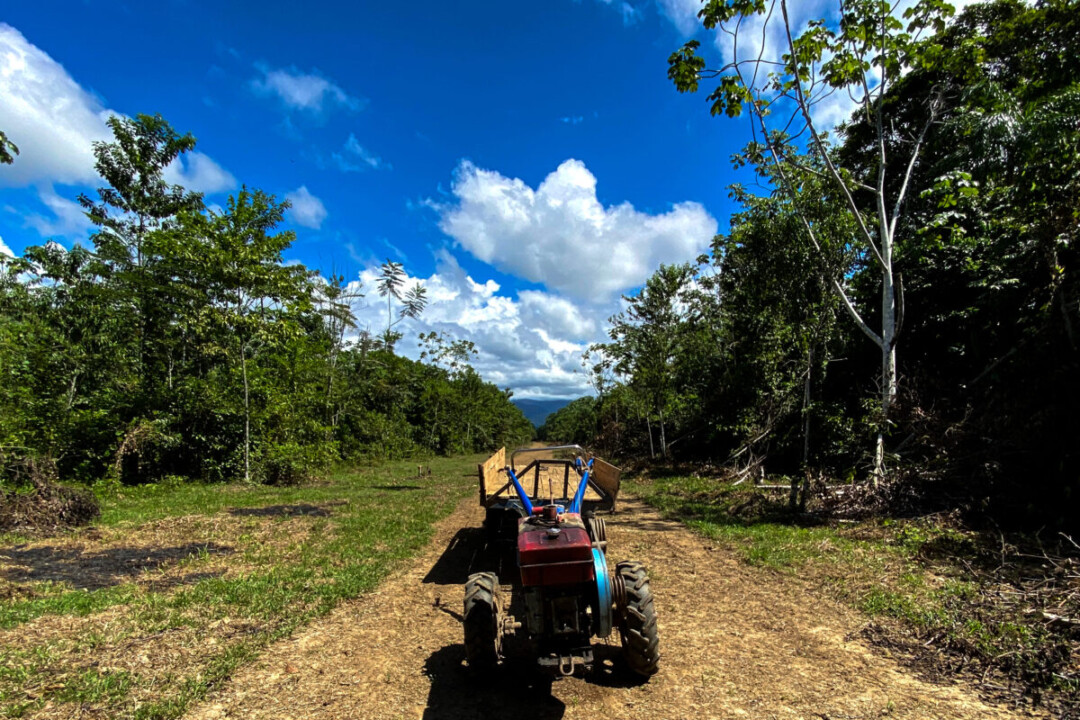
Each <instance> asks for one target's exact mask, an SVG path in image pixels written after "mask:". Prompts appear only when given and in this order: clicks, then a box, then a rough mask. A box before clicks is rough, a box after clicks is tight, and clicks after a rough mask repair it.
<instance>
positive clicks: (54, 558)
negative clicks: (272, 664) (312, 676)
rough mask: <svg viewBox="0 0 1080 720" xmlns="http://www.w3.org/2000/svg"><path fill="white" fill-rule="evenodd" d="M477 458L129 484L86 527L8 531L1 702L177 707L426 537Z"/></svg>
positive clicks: (15, 713) (0, 602)
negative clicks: (292, 480)
mask: <svg viewBox="0 0 1080 720" xmlns="http://www.w3.org/2000/svg"><path fill="white" fill-rule="evenodd" d="M479 459H480V458H477V457H469V456H466V457H460V458H455V459H444V458H436V459H433V460H430V461H424V463H423V465H422V466H418V465H417V463H416V462H411V461H410V462H404V461H402V462H389V463H385V464H380V465H377V466H374V467H370V468H364V469H360V470H348V471H339V472H334V473H331V474H330V475H329V476H327V477H325V478H322V479H318V480H316V481H314V482H311V483H309V484H307V485H305V486H303V487H287V488H282V487H268V486H259V485H251V484H212V485H208V484H201V483H195V484H192V483H184V482H176V483H163V484H153V485H143V486H139V487H133V488H123V489H121V490H119V491H116V492H113V493H109V494H107V495H105V496H104V498H103V501H102V514H101V517H100V519H99V520H98V521H97V522H96V523H95V524H94V525H92V526H90V527H87V528H83V529H81V530H77V531H72V532H70V533H67V534H63V535H59V536H57V537H54V538H52V539H47V540H32V539H29V538H24V539H21V540H20V538H18V537H11V536H9V537H7V538H6V541H5V543H4V546H3V549H0V566H2V568H3V570H2V575H0V578H2V579H0V714H2V715H3V716H4V717H21V716H24V715H25V716H33V717H61V716H62V717H71V716H74V715H78V716H80V717H98V718H146V719H149V718H176V717H179V716H180V715H182V714H183V712H184V710H185V709H186V708H187V707H188V706H189V705H190V703H191V702H192V701H194V700H197V699H199V698H201V697H202V696H204V695H205V694H206V692H207V691H208V690H209V689H210V688H212V687H214V685H215V684H216V683H218V682H219V681H221V680H222V679H223V678H225V677H227V676H228V675H229V674H230V673H231V672H232V671H233V670H234V669H235V668H236V667H238V666H239V665H240V664H242V663H245V662H248V661H250V660H252V659H253V658H254V657H255V656H256V654H257V653H258V652H259V650H260V649H261V648H263V647H265V646H266V645H267V644H268V643H270V642H272V641H274V640H276V639H278V638H282V637H285V636H288V635H289V634H291V633H292V632H293V631H294V630H296V629H297V628H298V627H301V626H303V625H305V624H306V623H308V622H310V621H311V620H312V619H314V618H316V617H319V616H321V615H324V614H326V613H327V612H329V611H330V610H332V609H333V608H334V607H336V606H337V605H338V604H339V603H340V602H341V601H342V600H345V599H348V598H352V597H356V596H358V595H360V594H362V593H364V592H367V591H370V590H371V589H373V588H374V587H375V586H376V585H377V584H378V582H379V581H380V580H381V579H382V578H383V577H385V576H386V574H387V573H388V572H390V571H391V570H392V569H394V568H395V567H397V566H398V564H399V563H400V562H401V561H402V560H403V559H405V558H408V557H410V556H411V555H413V554H414V553H415V552H416V551H417V550H418V549H419V548H421V547H423V546H424V545H425V544H426V543H427V542H428V540H429V538H430V536H431V533H432V525H433V523H434V522H435V521H436V520H437V519H439V518H440V517H443V516H445V515H446V514H448V513H449V512H450V511H451V510H452V509H453V508H454V507H455V506H456V505H457V504H458V502H460V501H461V499H462V498H463V497H464V496H465V495H466V493H468V492H472V491H473V487H472V485H471V484H469V483H466V482H464V481H463V480H462V476H463V475H464V474H465V473H467V472H471V471H472V470H473V469H475V467H476V465H475V464H476V462H477V461H478V460H479ZM360 651H362V649H360V648H358V652H360ZM281 671H282V672H286V673H288V672H291V671H293V670H290V669H289V668H282V669H281Z"/></svg>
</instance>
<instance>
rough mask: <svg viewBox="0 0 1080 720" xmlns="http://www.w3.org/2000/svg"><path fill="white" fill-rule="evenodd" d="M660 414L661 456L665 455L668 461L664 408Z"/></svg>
mask: <svg viewBox="0 0 1080 720" xmlns="http://www.w3.org/2000/svg"><path fill="white" fill-rule="evenodd" d="M659 412H660V454H661V455H663V456H664V459H665V460H666V459H667V456H668V454H667V433H666V431H665V430H664V410H663V408H661V409H660V410H659Z"/></svg>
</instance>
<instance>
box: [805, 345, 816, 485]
mask: <svg viewBox="0 0 1080 720" xmlns="http://www.w3.org/2000/svg"><path fill="white" fill-rule="evenodd" d="M813 372H814V346H813V345H811V346H810V352H809V354H808V355H807V358H806V382H805V383H804V384H803V404H802V407H803V446H802V464H803V469H805V468H806V466H807V465H809V464H810V384H811V380H812V379H813V378H812V375H813Z"/></svg>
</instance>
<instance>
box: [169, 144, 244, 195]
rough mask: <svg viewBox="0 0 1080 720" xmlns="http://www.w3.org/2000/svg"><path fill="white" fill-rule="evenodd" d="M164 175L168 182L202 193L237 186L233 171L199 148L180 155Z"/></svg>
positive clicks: (221, 190) (215, 191)
mask: <svg viewBox="0 0 1080 720" xmlns="http://www.w3.org/2000/svg"><path fill="white" fill-rule="evenodd" d="M162 175H163V177H164V178H165V181H166V182H169V183H173V184H177V185H183V186H184V187H186V188H187V189H188V190H194V191H195V192H200V193H217V192H224V191H225V190H231V189H232V188H234V187H236V178H234V177H233V176H232V173H230V172H229V171H228V170H226V169H225V168H223V167H221V166H220V165H218V164H217V163H216V162H214V161H213V160H212V159H211V158H210V157H209V156H207V155H204V154H203V153H201V152H199V151H197V150H193V151H192V152H189V153H187V154H185V155H182V156H180V157H178V158H177V159H176V160H174V161H173V162H172V164H170V165H169V166H168V167H167V168H165V172H164V173H162Z"/></svg>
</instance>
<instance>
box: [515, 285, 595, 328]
mask: <svg viewBox="0 0 1080 720" xmlns="http://www.w3.org/2000/svg"><path fill="white" fill-rule="evenodd" d="M518 300H519V301H520V305H521V316H522V319H523V320H524V321H525V324H526V325H528V326H529V327H533V328H538V329H540V330H543V331H544V332H546V333H549V334H550V335H551V336H554V337H563V338H568V339H572V340H590V339H592V338H594V337H595V336H596V332H597V325H598V323H597V318H595V317H590V316H589V315H588V314H587V313H586V311H585V310H583V309H582V308H580V307H578V306H577V305H575V304H574V303H572V302H570V301H569V300H567V299H566V298H562V297H558V296H557V295H552V294H551V293H546V292H540V291H538V290H523V291H521V292H519V293H518Z"/></svg>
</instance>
